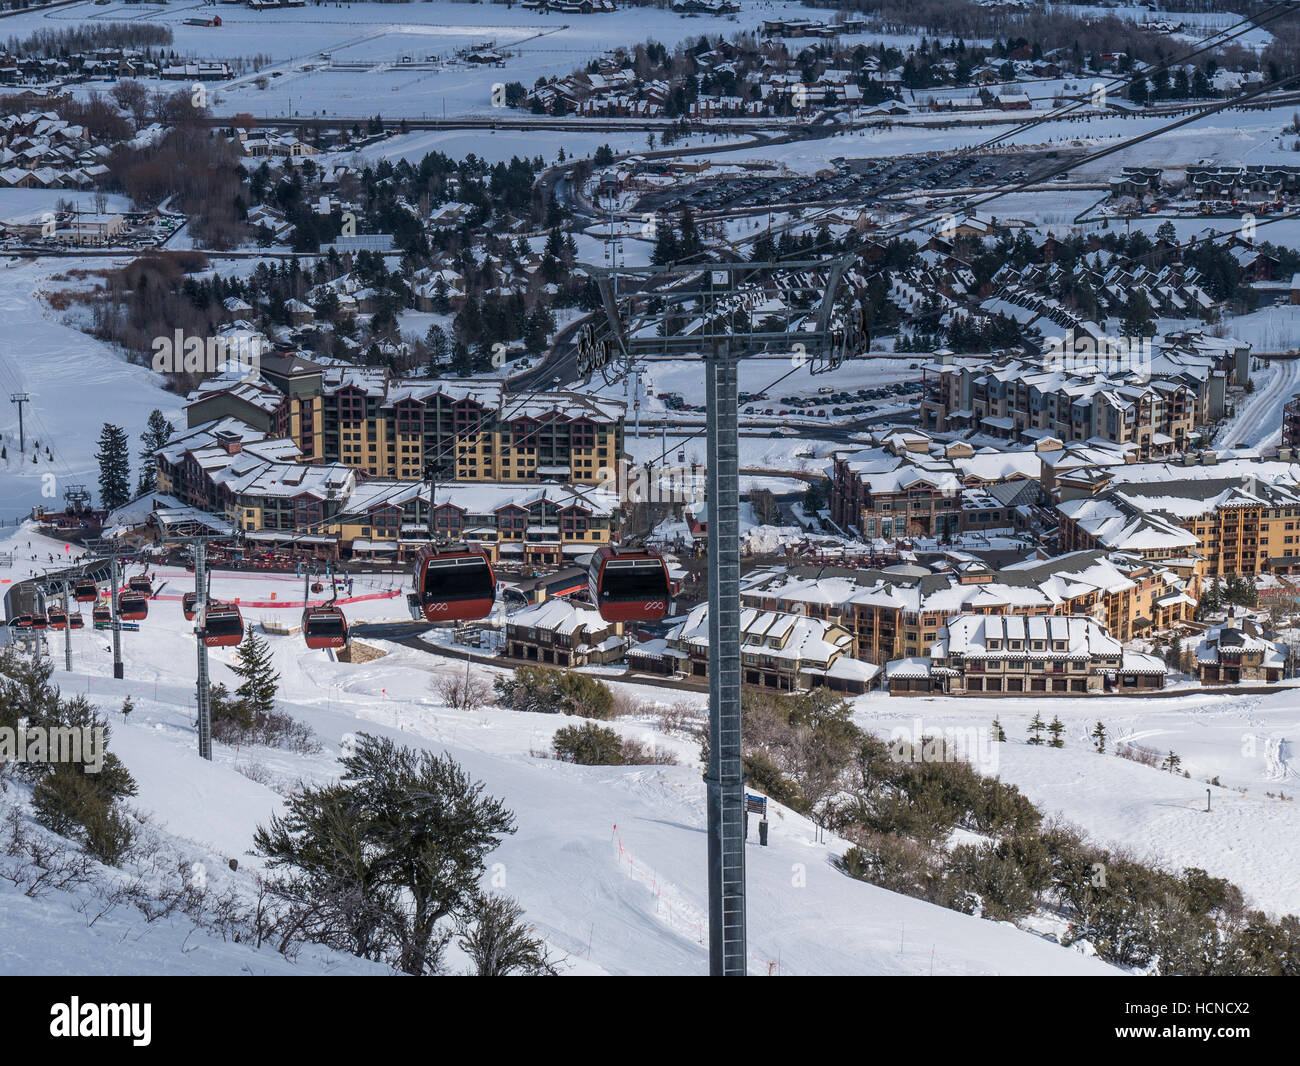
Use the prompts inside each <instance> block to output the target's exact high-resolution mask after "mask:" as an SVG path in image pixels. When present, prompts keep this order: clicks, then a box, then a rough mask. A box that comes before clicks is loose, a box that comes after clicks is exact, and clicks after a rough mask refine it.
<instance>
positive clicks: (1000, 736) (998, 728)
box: [993, 718, 1007, 744]
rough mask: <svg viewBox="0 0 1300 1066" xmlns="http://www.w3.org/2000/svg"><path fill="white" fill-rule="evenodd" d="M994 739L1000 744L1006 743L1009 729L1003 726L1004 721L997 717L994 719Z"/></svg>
mask: <svg viewBox="0 0 1300 1066" xmlns="http://www.w3.org/2000/svg"><path fill="white" fill-rule="evenodd" d="M993 739H994V741H996V742H997V743H998V744H1005V743H1006V742H1007V731H1006V730H1005V729H1003V728H1002V723H1001V722H999V721H998V720H997V719H996V718H994V719H993Z"/></svg>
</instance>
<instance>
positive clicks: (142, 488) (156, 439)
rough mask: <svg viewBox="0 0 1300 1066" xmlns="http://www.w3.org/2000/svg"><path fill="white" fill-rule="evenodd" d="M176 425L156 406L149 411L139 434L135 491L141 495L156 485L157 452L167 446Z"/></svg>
mask: <svg viewBox="0 0 1300 1066" xmlns="http://www.w3.org/2000/svg"><path fill="white" fill-rule="evenodd" d="M175 432H176V427H175V426H174V425H172V424H171V423H170V422H169V421H167V419H166V418H165V417H163V413H162V412H161V411H159V410H158V409H157V408H156V407H155V408H154V409H153V410H152V411H150V412H149V421H148V422H146V423H145V427H144V432H143V433H141V434H140V443H141V444H143V445H144V447H143V448H141V449H140V482H139V486H138V487H137V489H136V491H137V492H138V493H140V494H141V495H143V494H144V493H146V492H153V490H154V489H156V488H157V487H158V459H157V453H158V452H159V451H161V450H162V449H163V448H164V447H166V446H167V442H168V441H169V440H171V439H172V434H173V433H175Z"/></svg>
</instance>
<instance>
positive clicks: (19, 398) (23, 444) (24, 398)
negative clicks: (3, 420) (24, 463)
mask: <svg viewBox="0 0 1300 1066" xmlns="http://www.w3.org/2000/svg"><path fill="white" fill-rule="evenodd" d="M9 402H10V403H16V404H17V405H18V450H19V451H20V452H25V451H26V450H27V437H26V436H25V435H24V433H23V404H25V403H31V397H30V396H28V395H27V393H25V392H11V393H10V394H9Z"/></svg>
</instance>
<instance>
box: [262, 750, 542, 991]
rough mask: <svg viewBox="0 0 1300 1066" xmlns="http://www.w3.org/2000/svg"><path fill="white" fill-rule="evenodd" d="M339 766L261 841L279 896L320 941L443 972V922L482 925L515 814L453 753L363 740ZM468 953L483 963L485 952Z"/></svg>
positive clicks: (404, 966)
mask: <svg viewBox="0 0 1300 1066" xmlns="http://www.w3.org/2000/svg"><path fill="white" fill-rule="evenodd" d="M340 761H341V763H342V767H343V773H342V775H341V776H340V777H339V779H338V781H335V782H330V783H327V784H325V785H322V786H313V785H307V786H304V787H303V788H301V789H300V790H298V791H297V792H295V793H294V794H293V795H292V796H290V797H289V798H288V800H287V801H286V803H285V807H286V810H285V814H284V816H283V817H280V816H273V817H272V819H271V822H270V824H269V825H268V826H265V827H261V826H259V827H258V829H257V832H256V833H255V834H254V836H253V840H254V845H255V847H256V848H257V851H258V853H259V854H261V855H263V856H265V857H266V858H267V860H268V865H270V866H271V867H272V868H273V869H276V870H278V871H282V872H281V873H280V874H278V876H277V877H276V879H275V881H274V882H273V883H272V890H273V891H275V892H276V893H277V894H278V895H280V896H281V897H282V898H284V899H286V900H288V901H289V902H290V904H291V905H292V906H293V907H294V908H295V910H296V911H297V912H298V913H299V915H300V916H301V920H302V921H303V922H304V923H306V922H308V921H310V928H311V929H312V930H314V933H313V934H309V935H314V936H315V938H317V939H319V940H320V941H322V942H328V943H335V944H337V945H340V946H342V947H344V948H345V949H346V950H349V951H351V952H352V953H353V954H356V955H359V956H361V957H363V958H368V959H374V960H381V961H388V962H390V963H391V964H392V965H394V966H396V967H397V969H399V970H401V971H402V972H403V973H406V974H411V975H421V974H430V973H436V972H438V970H439V967H440V962H441V957H442V953H443V950H444V948H445V947H446V945H447V942H448V941H449V940H450V939H451V936H452V935H453V931H454V930H453V929H451V928H448V926H447V923H448V922H449V921H451V920H453V919H454V918H456V917H457V916H463V915H467V914H468V915H469V916H470V917H471V920H474V919H477V920H478V921H481V920H482V919H483V914H482V911H481V909H479V908H477V907H476V906H475V901H476V899H477V896H478V892H479V889H478V885H479V881H480V879H481V877H482V876H483V869H484V862H483V860H484V857H485V856H486V855H487V854H488V853H489V852H490V851H492V850H493V849H494V848H495V847H496V846H497V845H498V844H499V843H500V842H501V839H502V838H503V837H504V836H506V835H508V834H510V833H513V832H514V831H515V824H514V817H513V815H512V814H511V813H510V811H509V810H507V809H506V808H505V806H504V805H503V804H502V803H501V801H500V800H498V799H495V798H493V797H492V796H488V795H485V794H484V788H483V784H482V783H481V782H479V781H476V780H474V778H472V777H471V776H470V775H469V774H468V773H466V772H465V771H464V770H463V769H462V768H461V767H460V765H459V764H458V763H456V762H455V760H453V759H452V758H451V756H449V755H445V754H443V755H434V754H432V753H430V752H427V751H421V752H417V751H414V750H413V749H411V748H398V747H397V746H396V745H395V744H394V743H393V742H392V741H391V740H387V739H379V738H376V737H372V736H367V735H366V734H364V733H362V734H360V735H359V736H358V738H357V745H356V748H355V750H354V751H353V752H352V753H351V754H349V755H346V756H345V757H344V758H343V759H341V760H340ZM517 921H518V915H517V914H516V913H514V912H511V913H510V914H509V915H507V916H506V924H507V925H511V926H513V925H514V924H516V923H517ZM515 939H516V943H517V942H518V941H517V938H515ZM520 946H521V947H523V948H524V951H523V953H522V954H523V956H524V957H525V958H527V957H531V956H532V955H533V954H534V953H533V952H532V951H531V950H530V949H529V948H528V947H527V946H525V945H520ZM468 950H469V953H470V956H471V958H473V959H474V960H475V962H476V964H479V962H480V959H481V953H480V952H479V951H478V950H477V949H476V948H475V947H474V946H472V945H471V946H470V947H469V948H468ZM523 969H524V970H525V971H527V970H529V969H531V967H528V966H524V967H523Z"/></svg>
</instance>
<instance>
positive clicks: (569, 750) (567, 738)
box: [551, 722, 624, 766]
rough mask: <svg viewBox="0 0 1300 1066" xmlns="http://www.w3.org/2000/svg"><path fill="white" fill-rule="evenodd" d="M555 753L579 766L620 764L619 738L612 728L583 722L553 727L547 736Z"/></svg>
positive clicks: (620, 747)
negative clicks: (559, 727)
mask: <svg viewBox="0 0 1300 1066" xmlns="http://www.w3.org/2000/svg"><path fill="white" fill-rule="evenodd" d="M551 747H552V748H553V750H554V751H555V757H556V758H557V759H562V760H564V761H565V762H576V763H581V764H582V765H583V766H622V765H623V763H624V759H623V738H622V737H621V736H619V735H618V733H616V732H615V731H614V730H612V729H610V728H608V727H606V726H603V725H596V724H595V723H594V722H583V723H582V724H581V725H570V726H565V727H564V728H563V729H560V730H557V731H556V734H555V736H554V738H553V739H552V740H551Z"/></svg>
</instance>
